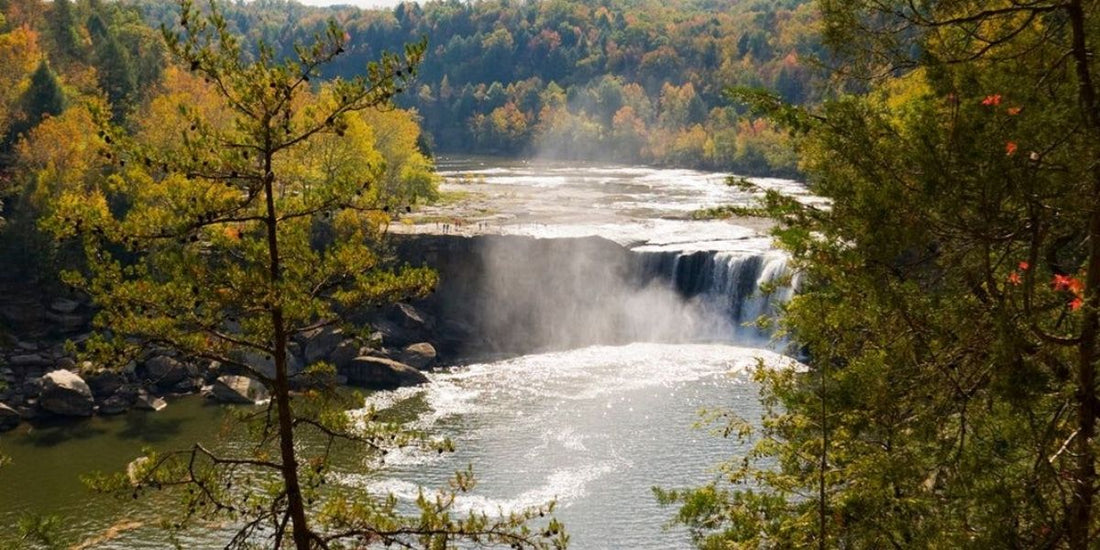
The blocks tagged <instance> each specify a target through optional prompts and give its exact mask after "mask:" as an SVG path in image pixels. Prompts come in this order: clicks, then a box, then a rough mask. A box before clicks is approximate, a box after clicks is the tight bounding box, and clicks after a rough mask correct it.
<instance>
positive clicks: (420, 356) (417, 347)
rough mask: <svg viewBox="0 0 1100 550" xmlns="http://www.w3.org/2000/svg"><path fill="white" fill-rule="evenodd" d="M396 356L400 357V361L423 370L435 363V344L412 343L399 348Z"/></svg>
mask: <svg viewBox="0 0 1100 550" xmlns="http://www.w3.org/2000/svg"><path fill="white" fill-rule="evenodd" d="M398 357H400V360H401V362H402V363H405V364H406V365H409V366H410V367H413V368H416V369H420V370H424V369H427V368H430V367H432V366H433V365H435V359H436V352H435V346H433V345H431V344H429V343H427V342H420V343H418V344H412V345H409V346H406V347H405V349H403V350H401V353H400V354H399V355H398Z"/></svg>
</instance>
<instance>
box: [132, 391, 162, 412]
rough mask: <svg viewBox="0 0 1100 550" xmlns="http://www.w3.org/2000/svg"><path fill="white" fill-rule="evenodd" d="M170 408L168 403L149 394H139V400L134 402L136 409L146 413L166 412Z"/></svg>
mask: <svg viewBox="0 0 1100 550" xmlns="http://www.w3.org/2000/svg"><path fill="white" fill-rule="evenodd" d="M167 406H168V402H167V401H165V400H163V399H161V398H159V397H157V396H155V395H149V394H147V393H144V392H142V393H139V394H138V396H137V400H135V401H134V407H135V408H138V409H142V410H146V411H160V410H164V408H165V407H167Z"/></svg>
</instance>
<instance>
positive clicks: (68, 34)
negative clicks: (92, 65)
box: [50, 0, 84, 59]
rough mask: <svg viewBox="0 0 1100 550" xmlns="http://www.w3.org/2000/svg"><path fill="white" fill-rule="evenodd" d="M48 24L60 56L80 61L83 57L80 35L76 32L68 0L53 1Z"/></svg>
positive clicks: (74, 17) (73, 16)
mask: <svg viewBox="0 0 1100 550" xmlns="http://www.w3.org/2000/svg"><path fill="white" fill-rule="evenodd" d="M50 24H51V30H52V31H53V37H54V41H55V42H56V43H57V48H58V50H59V51H60V52H61V54H62V55H65V56H68V57H69V58H72V59H80V58H81V57H82V56H83V53H84V48H83V46H82V45H81V40H80V34H79V32H78V30H77V23H76V16H75V15H74V14H73V4H72V2H70V1H69V0H54V2H53V14H52V16H51V18H50Z"/></svg>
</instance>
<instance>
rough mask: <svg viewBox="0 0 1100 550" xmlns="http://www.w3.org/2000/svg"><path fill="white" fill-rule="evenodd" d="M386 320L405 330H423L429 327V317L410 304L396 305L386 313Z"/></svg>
mask: <svg viewBox="0 0 1100 550" xmlns="http://www.w3.org/2000/svg"><path fill="white" fill-rule="evenodd" d="M386 320H388V321H391V322H393V323H395V324H397V326H399V327H401V328H404V329H412V330H422V329H427V328H430V327H429V322H428V317H427V316H426V315H425V314H424V313H423V312H421V311H420V310H419V309H416V308H415V307H413V306H411V305H409V304H403V303H399V304H394V305H393V306H391V307H390V308H389V310H388V311H387V312H386Z"/></svg>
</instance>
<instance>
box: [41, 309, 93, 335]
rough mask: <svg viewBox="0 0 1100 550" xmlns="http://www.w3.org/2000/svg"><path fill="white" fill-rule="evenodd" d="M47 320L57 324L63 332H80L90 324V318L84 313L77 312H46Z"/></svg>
mask: <svg viewBox="0 0 1100 550" xmlns="http://www.w3.org/2000/svg"><path fill="white" fill-rule="evenodd" d="M46 320H47V321H49V322H51V323H53V324H54V325H56V326H57V328H59V329H61V330H62V331H63V332H79V331H81V330H83V329H84V328H85V326H86V325H87V324H88V320H87V319H85V318H84V316H83V315H77V314H75V313H54V312H52V311H50V312H47V313H46Z"/></svg>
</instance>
